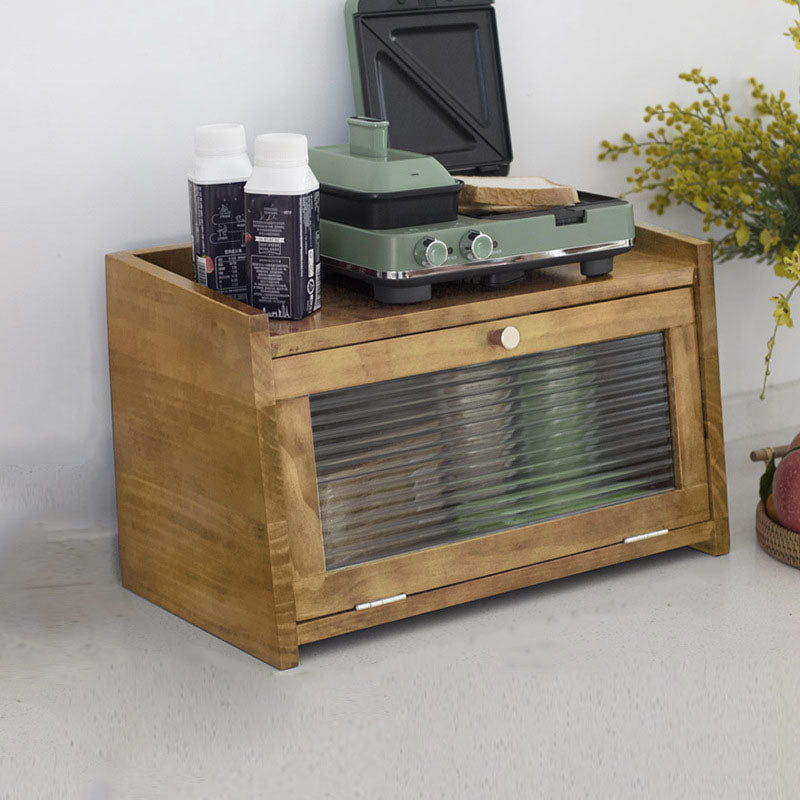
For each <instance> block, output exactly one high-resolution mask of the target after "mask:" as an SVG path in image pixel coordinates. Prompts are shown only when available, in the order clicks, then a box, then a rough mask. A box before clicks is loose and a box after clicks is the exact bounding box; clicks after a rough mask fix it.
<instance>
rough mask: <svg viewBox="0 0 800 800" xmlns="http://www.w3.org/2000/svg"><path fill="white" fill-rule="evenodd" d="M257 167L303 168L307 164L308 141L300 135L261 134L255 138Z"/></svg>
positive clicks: (254, 160) (255, 162)
mask: <svg viewBox="0 0 800 800" xmlns="http://www.w3.org/2000/svg"><path fill="white" fill-rule="evenodd" d="M253 162H254V164H255V166H257V167H304V166H306V164H308V139H307V138H306V137H305V136H303V134H302V133H263V134H261V136H256V148H255V158H254V159H253Z"/></svg>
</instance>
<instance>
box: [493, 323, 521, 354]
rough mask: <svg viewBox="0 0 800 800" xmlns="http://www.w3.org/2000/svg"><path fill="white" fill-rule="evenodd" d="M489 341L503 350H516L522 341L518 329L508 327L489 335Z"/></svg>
mask: <svg viewBox="0 0 800 800" xmlns="http://www.w3.org/2000/svg"><path fill="white" fill-rule="evenodd" d="M489 341H490V342H491V343H492V344H497V345H500V347H502V348H503V349H504V350H516V349H517V348H518V347H519V344H520V342H521V341H522V336H521V335H520V332H519V328H515V327H514V326H513V325H509V326H508V327H507V328H500V329H499V330H496V331H492V332H491V333H490V334H489Z"/></svg>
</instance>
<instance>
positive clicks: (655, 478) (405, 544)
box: [310, 333, 675, 570]
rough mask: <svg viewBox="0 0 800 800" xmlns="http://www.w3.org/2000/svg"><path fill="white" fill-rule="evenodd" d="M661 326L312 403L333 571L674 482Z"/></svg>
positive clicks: (325, 530)
mask: <svg viewBox="0 0 800 800" xmlns="http://www.w3.org/2000/svg"><path fill="white" fill-rule="evenodd" d="M669 399H670V398H669V387H668V378H667V361H666V353H665V343H664V335H663V334H662V333H656V334H649V335H643V336H638V337H633V338H626V339H619V340H613V341H609V342H600V343H595V344H590V345H581V346H578V347H569V348H562V349H559V350H554V351H549V352H546V353H539V354H534V355H528V356H522V357H519V358H513V359H511V360H506V361H501V362H495V363H491V362H490V363H486V364H478V365H473V366H470V367H464V368H459V369H455V370H448V371H440V372H435V373H428V374H425V375H420V376H414V377H409V378H403V379H398V380H394V381H389V382H384V383H377V384H368V385H366V386H359V387H355V388H351V389H344V390H339V391H334V392H330V393H327V394H320V395H315V396H313V397H312V398H311V401H310V412H311V422H312V427H313V440H314V452H315V456H316V472H317V481H318V488H319V503H320V512H321V521H322V533H323V542H324V553H325V567H326V569H327V570H334V569H339V568H342V567H350V566H353V565H356V564H361V563H364V562H368V561H373V560H376V559H381V558H386V557H389V556H396V555H399V554H402V553H408V552H414V551H418V550H421V549H423V548H428V547H438V546H441V545H444V544H449V543H452V542H457V541H463V540H466V539H470V538H475V537H479V536H485V535H488V534H492V533H497V532H500V531H507V530H511V529H514V528H521V527H525V526H528V525H531V524H533V523H536V522H541V521H544V520H548V519H554V518H556V517H562V516H567V515H572V514H577V513H581V512H585V511H589V510H593V509H597V508H602V507H605V506H610V505H615V504H619V503H624V502H630V501H633V500H637V499H641V498H643V497H648V496H651V495H654V494H657V493H660V492H665V491H668V490H671V489H674V488H675V463H674V459H673V442H672V429H671V419H670V402H669Z"/></svg>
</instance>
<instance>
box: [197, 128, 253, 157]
mask: <svg viewBox="0 0 800 800" xmlns="http://www.w3.org/2000/svg"><path fill="white" fill-rule="evenodd" d="M246 152H247V138H246V136H245V131H244V125H237V124H234V123H223V124H221V125H202V126H200V127H199V128H197V129H196V130H195V132H194V153H195V155H196V156H235V155H239V154H240V153H246Z"/></svg>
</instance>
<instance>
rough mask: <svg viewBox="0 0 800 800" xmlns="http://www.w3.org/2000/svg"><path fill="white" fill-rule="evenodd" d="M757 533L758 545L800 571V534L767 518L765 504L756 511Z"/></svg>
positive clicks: (761, 504) (760, 504) (760, 505)
mask: <svg viewBox="0 0 800 800" xmlns="http://www.w3.org/2000/svg"><path fill="white" fill-rule="evenodd" d="M756 533H757V534H758V543H759V544H760V545H761V546H762V547H763V548H764V550H766V551H767V552H768V553H769V554H770V555H771V556H773V557H774V558H777V559H778V560H779V561H783V562H784V563H785V564H789V565H790V566H792V567H797V568H798V569H800V533H795V532H794V531H790V530H789V529H788V528H784V527H782V526H781V525H778V523H777V522H774V521H773V520H772V519H770V518H769V517H768V516H767V512H766V511H765V510H764V504H763V503H759V504H758V508H757V509H756Z"/></svg>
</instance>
